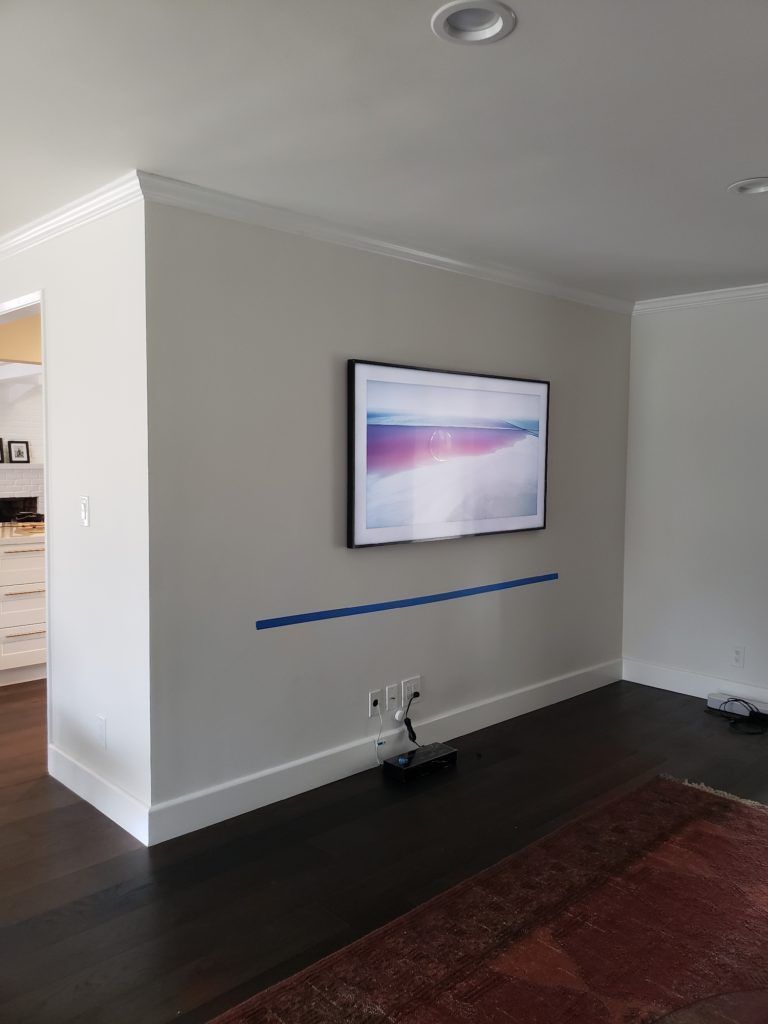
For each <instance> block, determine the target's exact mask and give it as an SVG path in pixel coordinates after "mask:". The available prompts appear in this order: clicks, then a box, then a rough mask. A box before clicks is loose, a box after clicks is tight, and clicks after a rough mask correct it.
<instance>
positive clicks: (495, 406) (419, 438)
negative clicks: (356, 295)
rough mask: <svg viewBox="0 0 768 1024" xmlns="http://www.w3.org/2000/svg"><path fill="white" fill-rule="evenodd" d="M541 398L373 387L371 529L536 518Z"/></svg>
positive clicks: (386, 384) (369, 393)
mask: <svg viewBox="0 0 768 1024" xmlns="http://www.w3.org/2000/svg"><path fill="white" fill-rule="evenodd" d="M540 405H541V398H540V396H538V395H531V394H514V393H510V392H508V391H488V390H483V391H477V390H473V389H471V388H466V387H448V386H446V387H435V386H431V385H424V384H411V383H400V382H391V381H381V380H369V381H368V384H367V390H366V469H367V473H366V526H367V528H368V529H377V528H386V527H404V526H409V525H411V524H419V523H422V524H427V523H432V524H434V523H462V522H468V521H475V520H478V519H480V520H491V519H510V518H514V517H529V516H535V515H536V512H537V506H538V498H539V464H540V459H539V444H540V439H539V433H540V429H539V428H540V419H541V408H540Z"/></svg>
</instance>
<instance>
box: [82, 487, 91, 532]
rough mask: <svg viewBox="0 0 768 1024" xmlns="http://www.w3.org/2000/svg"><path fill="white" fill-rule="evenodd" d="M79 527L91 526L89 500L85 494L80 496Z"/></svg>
mask: <svg viewBox="0 0 768 1024" xmlns="http://www.w3.org/2000/svg"><path fill="white" fill-rule="evenodd" d="M80 525H81V526H90V525H91V499H90V498H89V497H88V495H87V494H81V495H80Z"/></svg>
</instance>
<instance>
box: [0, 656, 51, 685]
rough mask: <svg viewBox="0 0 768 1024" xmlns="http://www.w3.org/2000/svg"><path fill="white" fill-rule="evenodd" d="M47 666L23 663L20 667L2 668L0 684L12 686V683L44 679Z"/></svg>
mask: <svg viewBox="0 0 768 1024" xmlns="http://www.w3.org/2000/svg"><path fill="white" fill-rule="evenodd" d="M47 671H48V666H47V665H46V664H45V662H43V663H42V665H24V666H23V667H22V668H4V669H2V670H0V686H13V685H14V683H29V682H32V680H37V679H45V676H46V673H47Z"/></svg>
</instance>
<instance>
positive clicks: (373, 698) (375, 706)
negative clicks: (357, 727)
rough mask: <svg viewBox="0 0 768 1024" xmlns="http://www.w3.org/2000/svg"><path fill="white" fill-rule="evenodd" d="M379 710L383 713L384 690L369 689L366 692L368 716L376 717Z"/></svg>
mask: <svg viewBox="0 0 768 1024" xmlns="http://www.w3.org/2000/svg"><path fill="white" fill-rule="evenodd" d="M379 711H381V713H382V714H384V691H383V690H371V692H370V693H369V694H368V717H369V718H378V717H379Z"/></svg>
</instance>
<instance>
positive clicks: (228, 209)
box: [0, 171, 632, 314]
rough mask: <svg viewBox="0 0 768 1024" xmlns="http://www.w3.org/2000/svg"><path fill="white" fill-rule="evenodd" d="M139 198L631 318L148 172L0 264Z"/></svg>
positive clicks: (84, 202)
mask: <svg viewBox="0 0 768 1024" xmlns="http://www.w3.org/2000/svg"><path fill="white" fill-rule="evenodd" d="M142 198H143V199H145V200H147V201H148V202H153V203H162V204H163V205H166V206H176V207H180V208H181V209H184V210H192V211H195V212H197V213H208V214H212V215H213V216H214V217H223V218H224V219H226V220H234V221H239V222H241V223H244V224H253V225H257V226H259V227H265V228H272V229H273V230H275V231H285V232H288V233H289V234H294V235H303V236H305V237H307V238H314V239H316V240H318V241H323V242H333V243H334V244H336V245H346V246H350V247H351V248H354V249H361V250H363V251H364V252H372V253H378V254H379V255H382V256H391V257H393V258H395V259H400V260H407V261H409V262H411V263H419V264H421V265H423V266H427V267H435V268H436V269H438V270H449V271H451V272H453V273H455V274H464V275H466V276H468V277H476V278H480V279H481V280H483V281H493V282H495V283H497V284H504V285H508V286H510V287H513V288H522V289H524V290H525V291H530V292H537V293H538V294H541V295H549V296H552V297H553V298H557V299H565V300H566V301H568V302H577V303H579V304H580V305H586V306H595V307H597V308H598V309H607V310H610V311H611V312H615V313H625V314H626V313H631V312H632V303H631V302H629V301H627V300H625V299H617V298H613V297H611V296H609V295H601V294H598V293H596V292H589V291H583V290H581V289H579V288H568V287H566V286H564V285H560V284H557V283H556V282H553V281H548V280H546V279H544V278H539V277H536V276H535V275H531V274H525V273H521V272H519V271H517V270H514V269H512V268H511V267H506V266H503V265H499V264H493V263H476V262H472V261H467V260H462V259H457V258H455V257H452V256H446V255H442V254H440V253H433V252H426V251H425V250H422V249H415V248H412V247H410V246H406V245H398V244H397V243H395V242H389V241H385V240H383V239H379V238H371V237H369V236H368V235H365V234H361V233H360V232H357V231H355V230H354V229H352V228H348V227H343V226H341V225H337V224H333V223H331V222H329V221H325V220H322V219H321V218H319V217H310V216H308V215H306V214H302V213H295V212H293V211H292V210H284V209H281V208H279V207H276V206H268V205H266V204H265V203H260V202H257V201H256V200H254V199H244V198H242V197H240V196H233V195H229V194H228V193H226V192H217V191H215V190H214V189H209V188H203V187H202V186H200V185H192V184H189V183H188V182H184V181H176V180H175V179H173V178H164V177H162V176H161V175H158V174H150V173H148V172H146V171H131V172H130V173H129V174H126V175H124V176H123V177H122V178H118V179H117V180H116V181H113V182H112V183H111V184H109V185H105V186H104V187H103V188H100V189H97V190H96V191H95V192H91V193H89V194H88V195H87V196H83V197H82V198H81V199H78V200H76V201H75V202H72V203H69V204H68V205H67V206H63V207H61V208H60V209H58V210H55V211H54V212H53V213H51V214H49V215H48V216H47V217H41V218H40V219H39V220H36V221H34V222H33V223H31V224H27V225H25V226H24V227H22V228H20V229H19V230H17V231H13V232H11V233H10V234H8V235H5V236H3V237H2V238H0V259H2V258H4V257H9V256H15V255H17V254H18V253H20V252H23V251H24V250H25V249H30V248H32V246H35V245H40V244H41V243H42V242H47V241H49V240H50V239H51V238H55V237H56V236H57V235H61V234H63V233H64V232H65V231H71V230H73V229H74V228H77V227H80V226H81V225H82V224H87V223H88V222H89V221H92V220H95V219H96V218H97V217H104V216H106V215H107V214H109V213H113V212H114V211H115V210H119V209H120V208H121V207H123V206H128V205H129V204H131V203H134V202H138V201H139V200H141V199H142Z"/></svg>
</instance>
